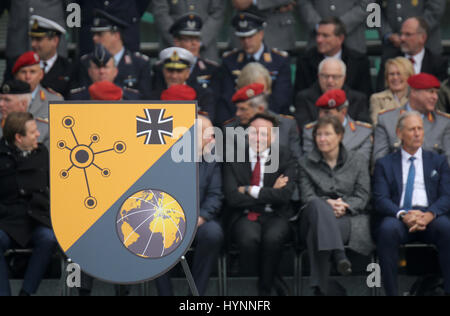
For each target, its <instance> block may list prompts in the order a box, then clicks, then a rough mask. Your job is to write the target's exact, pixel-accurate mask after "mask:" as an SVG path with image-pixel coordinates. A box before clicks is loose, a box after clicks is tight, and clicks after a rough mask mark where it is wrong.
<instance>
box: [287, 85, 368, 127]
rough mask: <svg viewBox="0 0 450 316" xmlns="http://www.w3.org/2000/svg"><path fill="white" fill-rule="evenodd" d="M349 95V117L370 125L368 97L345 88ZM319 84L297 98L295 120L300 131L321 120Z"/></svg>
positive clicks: (299, 94)
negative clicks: (317, 104) (318, 102)
mask: <svg viewBox="0 0 450 316" xmlns="http://www.w3.org/2000/svg"><path fill="white" fill-rule="evenodd" d="M343 90H344V91H345V93H346V94H347V100H348V102H349V107H348V115H349V116H350V117H351V118H352V119H353V120H355V121H362V122H368V123H370V113H369V101H368V99H367V97H366V96H365V95H364V94H362V93H361V92H358V91H355V90H350V89H348V88H347V87H345V86H344V87H343ZM322 94H323V93H322V90H321V89H320V86H319V83H318V82H317V81H316V83H315V84H313V85H312V86H311V87H310V88H308V89H306V90H304V91H301V92H299V93H298V94H297V97H296V98H295V119H296V120H297V125H298V128H299V130H300V131H301V130H303V127H304V126H305V125H306V124H308V123H311V122H314V121H316V120H317V119H318V118H319V109H318V108H317V107H316V102H317V100H318V99H319V98H320V96H321V95H322Z"/></svg>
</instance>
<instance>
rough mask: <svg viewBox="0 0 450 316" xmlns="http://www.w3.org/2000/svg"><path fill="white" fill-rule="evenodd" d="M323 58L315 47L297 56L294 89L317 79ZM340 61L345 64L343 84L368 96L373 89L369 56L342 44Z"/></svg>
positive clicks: (304, 86) (302, 87) (309, 84)
mask: <svg viewBox="0 0 450 316" xmlns="http://www.w3.org/2000/svg"><path fill="white" fill-rule="evenodd" d="M323 59H324V56H323V55H322V54H320V53H319V52H318V51H317V47H313V48H311V49H309V50H308V51H307V52H306V53H305V54H304V55H303V56H301V57H299V58H298V60H297V70H296V74H295V91H301V90H305V89H308V88H309V87H311V86H312V85H313V84H314V83H315V82H316V81H317V74H318V68H319V64H320V63H321V62H322V60H323ZM342 61H343V62H344V63H345V65H346V66H347V76H346V79H345V85H346V86H348V87H349V88H351V89H353V90H357V91H359V92H362V93H364V94H365V95H366V96H367V97H369V96H370V95H371V94H372V90H373V89H372V81H371V79H370V62H369V58H368V57H367V56H366V55H364V54H361V53H359V52H357V51H354V50H352V49H350V48H347V47H345V46H343V47H342Z"/></svg>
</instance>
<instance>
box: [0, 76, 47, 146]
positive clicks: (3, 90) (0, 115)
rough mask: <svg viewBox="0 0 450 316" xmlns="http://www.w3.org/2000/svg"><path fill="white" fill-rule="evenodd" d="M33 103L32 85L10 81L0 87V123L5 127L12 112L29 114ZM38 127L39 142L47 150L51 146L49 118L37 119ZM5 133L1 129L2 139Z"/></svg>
mask: <svg viewBox="0 0 450 316" xmlns="http://www.w3.org/2000/svg"><path fill="white" fill-rule="evenodd" d="M30 102H31V88H30V85H29V84H28V83H26V82H24V81H20V80H9V81H6V82H4V83H3V85H2V86H1V87H0V122H1V125H2V126H3V125H4V124H5V120H6V118H7V117H8V115H9V114H10V113H12V112H28V107H29V105H30ZM35 121H36V125H37V128H38V130H39V134H40V136H39V139H38V140H39V142H40V143H43V144H44V145H45V146H46V147H47V148H49V145H50V143H49V142H50V135H49V131H48V118H39V117H38V118H36V119H35ZM1 136H3V131H2V129H1V128H0V137H1Z"/></svg>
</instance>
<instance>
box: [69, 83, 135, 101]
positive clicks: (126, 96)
mask: <svg viewBox="0 0 450 316" xmlns="http://www.w3.org/2000/svg"><path fill="white" fill-rule="evenodd" d="M122 93H123V94H122V100H129V101H135V100H140V94H139V91H137V90H134V89H129V88H126V87H124V88H122ZM67 100H73V101H88V100H91V95H90V94H89V87H87V86H82V87H79V88H74V89H71V90H70V93H69V97H68V98H67Z"/></svg>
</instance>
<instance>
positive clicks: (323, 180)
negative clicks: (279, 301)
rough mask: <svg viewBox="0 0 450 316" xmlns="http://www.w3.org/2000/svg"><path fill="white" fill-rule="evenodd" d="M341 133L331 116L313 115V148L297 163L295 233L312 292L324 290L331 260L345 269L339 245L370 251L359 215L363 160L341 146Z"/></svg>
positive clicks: (365, 181) (365, 195)
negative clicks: (304, 248) (307, 264)
mask: <svg viewBox="0 0 450 316" xmlns="http://www.w3.org/2000/svg"><path fill="white" fill-rule="evenodd" d="M344 131H345V130H344V127H343V126H342V124H341V122H340V121H339V120H338V119H337V118H336V117H333V116H326V117H323V118H321V119H319V121H318V122H317V124H316V126H315V127H314V130H313V136H314V142H315V148H314V150H313V151H312V152H310V153H309V154H308V155H306V156H304V157H303V158H302V159H301V161H300V169H299V179H300V192H301V199H302V204H303V205H304V209H303V211H302V214H301V222H300V223H301V224H300V232H301V233H300V235H301V239H302V241H303V242H304V243H305V244H306V246H307V249H308V255H309V258H310V264H311V286H312V287H313V288H314V292H315V294H316V295H324V294H325V295H326V293H327V284H328V276H329V274H330V269H331V266H330V262H331V261H334V262H335V264H336V268H337V270H338V272H339V273H341V274H342V275H346V274H350V273H351V263H350V261H349V260H348V259H347V257H346V256H345V252H344V245H347V244H348V245H349V246H350V248H352V249H353V250H355V251H357V252H360V253H363V254H368V253H370V251H371V250H372V247H371V242H370V233H369V224H368V217H367V216H366V215H362V212H363V211H364V209H365V207H366V205H367V203H368V201H369V194H370V178H369V169H368V161H366V160H365V159H364V158H363V157H362V156H360V155H359V154H356V153H351V154H350V153H348V152H347V151H346V150H345V148H344V146H343V145H342V139H343V136H344Z"/></svg>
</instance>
